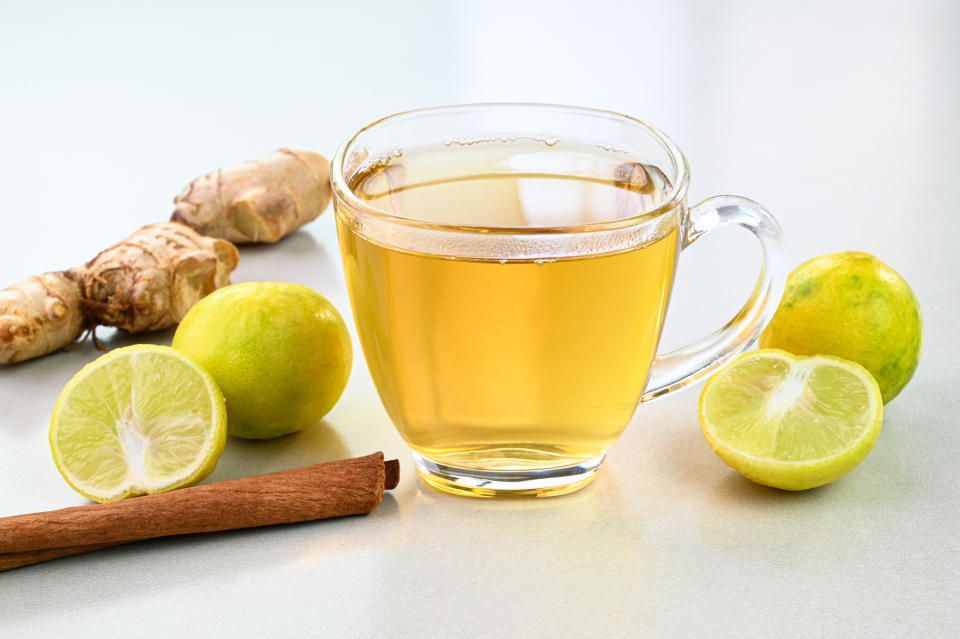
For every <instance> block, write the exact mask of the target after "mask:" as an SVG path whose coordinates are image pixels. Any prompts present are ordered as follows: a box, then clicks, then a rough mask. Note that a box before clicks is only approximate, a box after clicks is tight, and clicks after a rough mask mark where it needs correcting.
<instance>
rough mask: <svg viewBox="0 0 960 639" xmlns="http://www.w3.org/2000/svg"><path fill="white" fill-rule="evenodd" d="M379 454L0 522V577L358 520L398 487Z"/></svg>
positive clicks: (393, 463)
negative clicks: (264, 530)
mask: <svg viewBox="0 0 960 639" xmlns="http://www.w3.org/2000/svg"><path fill="white" fill-rule="evenodd" d="M399 471H400V465H399V462H398V461H397V460H395V459H394V460H390V461H387V462H384V460H383V453H379V452H378V453H374V454H372V455H367V456H365V457H355V458H353V459H343V460H340V461H334V462H327V463H325V464H315V465H313V466H304V467H302V468H295V469H293V470H284V471H279V472H275V473H268V474H266V475H257V476H254V477H245V478H243V479H233V480H230V481H223V482H217V483H213V484H205V485H202V486H193V487H191V488H183V489H180V490H175V491H171V492H168V493H159V494H156V495H145V496H143V497H136V498H133V499H127V500H123V501H116V502H110V503H106V504H94V505H91V506H77V507H74V508H64V509H61V510H52V511H48V512H42V513H33V514H29V515H16V516H13V517H5V518H2V519H0V571H2V570H9V569H11V568H18V567H20V566H25V565H29V564H33V563H38V562H41V561H47V560H49V559H56V558H59V557H65V556H68V555H75V554H80V553H84V552H89V551H91V550H98V549H100V548H106V547H109V546H115V545H118V544H122V543H126V542H130V541H138V540H142V539H152V538H155V537H166V536H170V535H185V534H191V533H201V532H214V531H219V530H231V529H235V528H250V527H254V526H268V525H272V524H286V523H294V522H300V521H311V520H314V519H326V518H329V517H341V516H344V515H365V514H367V513H370V512H372V511H373V510H374V509H375V508H376V507H377V506H378V505H379V504H380V502H381V500H382V499H383V491H384V489H391V488H395V487H396V486H397V483H398V481H399Z"/></svg>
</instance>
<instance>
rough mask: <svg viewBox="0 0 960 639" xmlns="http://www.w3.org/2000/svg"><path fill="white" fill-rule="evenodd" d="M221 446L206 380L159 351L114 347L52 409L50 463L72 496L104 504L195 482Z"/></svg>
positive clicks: (222, 432)
mask: <svg viewBox="0 0 960 639" xmlns="http://www.w3.org/2000/svg"><path fill="white" fill-rule="evenodd" d="M225 443H226V407H225V405H224V400H223V395H222V394H221V393H220V390H219V388H218V387H217V385H216V383H215V382H214V380H213V378H212V377H211V376H210V375H209V374H208V373H207V372H206V371H205V370H203V369H202V368H201V367H200V366H198V365H197V364H196V363H195V362H193V361H192V360H190V359H189V358H188V357H186V356H184V355H182V354H181V353H178V352H177V351H174V350H173V349H171V348H169V347H165V346H153V345H137V346H130V347H127V348H121V349H117V350H115V351H113V352H111V353H109V354H107V355H104V356H102V357H100V358H99V359H97V360H96V361H94V362H91V363H90V364H87V365H86V366H85V367H84V368H83V369H81V370H80V372H78V373H77V374H76V375H75V376H74V377H73V378H72V379H71V380H70V381H69V382H68V383H67V385H66V386H65V387H64V389H63V391H62V392H61V394H60V397H59V399H58V400H57V405H56V407H55V408H54V411H53V416H52V418H51V426H50V447H51V451H52V453H53V459H54V463H55V464H56V466H57V469H58V470H59V471H60V473H61V475H63V477H64V479H65V480H66V481H67V483H68V484H70V486H71V487H73V488H74V490H76V491H77V492H79V493H80V494H82V495H84V496H85V497H88V498H89V499H92V500H94V501H99V502H105V501H115V500H118V499H124V498H126V497H132V496H136V495H143V494H150V493H156V492H164V491H167V490H172V489H174V488H179V487H183V486H188V485H191V484H194V483H197V482H199V481H200V480H202V479H203V478H204V477H206V476H207V475H209V474H210V472H212V471H213V469H214V468H215V466H216V463H217V461H218V460H219V458H220V455H221V453H222V452H223V448H224V445H225Z"/></svg>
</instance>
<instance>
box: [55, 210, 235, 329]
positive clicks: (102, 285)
mask: <svg viewBox="0 0 960 639" xmlns="http://www.w3.org/2000/svg"><path fill="white" fill-rule="evenodd" d="M239 259H240V256H239V253H237V247H235V246H234V245H233V244H231V243H230V242H227V241H225V240H219V239H214V238H209V237H203V236H202V235H199V234H198V233H197V232H195V231H194V230H193V229H191V228H189V227H186V226H184V225H182V224H176V223H173V222H164V223H161V224H150V225H148V226H145V227H143V228H142V229H140V230H139V231H137V232H136V233H134V234H133V235H131V236H130V237H128V238H127V239H125V240H124V241H122V242H120V243H119V244H117V245H115V246H112V247H110V248H108V249H107V250H105V251H103V252H101V253H100V254H99V255H97V256H96V257H95V258H93V259H92V260H90V261H89V262H87V263H86V265H84V266H82V267H80V268H76V269H71V270H70V274H71V275H72V276H73V278H74V279H75V280H77V281H78V282H80V283H81V286H82V290H83V298H84V306H85V308H86V309H87V315H88V316H89V317H90V318H91V319H92V320H94V323H95V324H102V325H104V326H116V327H118V328H122V329H124V330H127V331H129V332H131V333H140V332H142V331H154V330H157V329H161V328H167V327H168V326H173V325H174V324H176V323H177V322H179V321H180V320H181V319H183V316H184V315H186V314H187V311H188V310H190V307H191V306H193V305H194V304H196V303H197V302H198V301H200V299H201V298H202V297H204V296H206V295H208V294H209V293H212V292H213V291H215V290H216V289H218V288H220V287H221V286H226V285H227V284H229V283H230V273H231V272H232V271H233V269H235V268H236V267H237V262H238V261H239Z"/></svg>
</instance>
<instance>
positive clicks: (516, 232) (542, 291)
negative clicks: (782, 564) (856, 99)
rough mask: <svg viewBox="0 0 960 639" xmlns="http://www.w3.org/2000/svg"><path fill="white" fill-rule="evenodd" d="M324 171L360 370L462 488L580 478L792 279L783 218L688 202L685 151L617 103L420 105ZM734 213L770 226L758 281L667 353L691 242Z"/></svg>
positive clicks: (751, 327) (703, 370)
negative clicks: (676, 282) (673, 298)
mask: <svg viewBox="0 0 960 639" xmlns="http://www.w3.org/2000/svg"><path fill="white" fill-rule="evenodd" d="M331 180H332V183H333V190H334V207H335V209H336V216H337V230H338V235H339V240H340V247H341V252H342V256H343V263H344V269H345V273H346V278H347V285H348V289H349V294H350V302H351V306H352V309H353V316H354V320H355V322H356V325H357V329H358V331H359V336H360V342H361V345H362V347H363V352H364V356H365V358H366V361H367V365H368V368H369V370H370V373H371V375H372V377H373V381H374V383H375V384H376V387H377V391H378V393H379V395H380V399H381V400H382V402H383V405H384V407H385V408H386V410H387V413H388V414H389V416H390V418H391V420H392V421H393V423H394V425H395V426H396V428H397V429H398V431H399V432H400V434H401V436H402V437H403V439H404V440H405V442H406V443H407V444H408V445H409V446H410V448H411V449H412V450H413V454H414V458H415V461H416V464H417V470H418V471H419V473H420V475H421V477H422V478H423V479H424V480H425V481H426V482H427V483H428V484H430V485H431V486H434V487H435V488H438V489H440V490H443V491H446V492H450V493H455V494H461V495H471V496H480V497H512V496H548V495H559V494H563V493H568V492H572V491H574V490H577V489H578V488H581V487H582V486H584V485H586V484H587V483H588V482H590V481H591V480H592V479H593V477H594V476H595V475H596V473H597V472H598V470H599V469H600V466H601V464H602V462H603V459H604V456H605V454H606V451H607V450H608V449H609V448H610V447H611V446H612V445H613V444H614V443H615V442H616V441H617V439H618V438H619V436H620V434H621V433H622V432H623V430H624V429H625V428H626V426H627V424H628V423H629V422H630V420H631V417H632V415H633V414H634V412H635V410H636V408H637V406H638V405H639V404H641V403H642V402H646V401H650V400H652V399H655V398H658V397H662V396H663V395H666V394H667V393H670V392H673V391H675V390H678V389H680V388H683V387H684V386H687V385H689V384H691V383H693V382H695V381H697V380H699V379H701V378H703V377H704V376H706V375H709V374H710V373H711V372H713V371H715V370H717V369H718V368H720V367H722V366H723V365H725V364H726V363H728V362H729V361H730V360H731V359H733V358H734V357H735V356H736V355H738V354H739V353H741V352H742V351H743V350H745V349H746V348H747V347H748V346H749V345H750V344H751V343H752V342H753V341H754V340H755V339H756V337H757V335H758V334H759V333H760V331H761V330H762V329H763V327H764V326H765V325H766V323H767V322H768V321H769V319H770V317H771V316H772V314H773V312H774V311H775V310H776V307H777V304H778V303H779V300H780V296H781V295H782V292H783V287H784V280H785V265H784V256H783V251H782V248H781V232H780V227H779V225H778V224H777V222H776V220H774V218H773V217H771V215H770V214H769V213H768V212H767V211H766V210H765V209H764V208H763V207H761V206H760V205H759V204H757V203H756V202H753V201H751V200H748V199H745V198H741V197H737V196H731V195H722V196H717V197H712V198H709V199H707V200H705V201H703V202H701V203H700V204H697V205H695V206H692V207H689V208H688V206H687V204H686V191H687V186H688V184H689V181H690V174H689V167H688V165H687V161H686V159H685V158H684V156H683V154H682V153H681V151H680V149H679V148H678V147H677V146H676V145H675V144H674V143H673V142H672V141H671V140H670V139H669V138H667V137H666V136H665V135H664V134H663V133H661V132H660V131H659V130H657V129H656V128H654V127H652V126H650V125H649V124H646V123H644V122H642V121H640V120H636V119H634V118H631V117H628V116H625V115H620V114H617V113H613V112H609V111H601V110H595V109H586V108H579V107H570V106H556V105H538V104H479V105H463V106H449V107H436V108H427V109H419V110H415V111H408V112H406V113H400V114H397V115H393V116H390V117H387V118H384V119H381V120H378V121H377V122H374V123H373V124H370V125H368V126H366V127H364V128H363V129H361V130H360V131H359V132H358V133H356V134H355V135H354V136H352V137H351V138H350V139H348V140H347V141H346V142H345V143H344V144H343V145H342V146H341V147H340V149H339V150H338V151H337V154H336V155H335V157H334V159H333V162H332V167H331ZM731 225H735V226H741V227H743V228H746V229H747V230H749V231H750V232H752V233H753V234H754V235H755V236H756V238H757V239H758V240H759V244H760V249H761V255H762V262H761V269H760V275H759V278H758V280H757V283H756V286H755V288H754V290H753V293H752V295H751V296H750V298H749V299H748V300H747V302H746V304H745V305H744V306H743V308H742V309H741V310H740V311H739V312H738V313H737V314H736V315H735V316H734V318H733V319H731V320H730V321H729V322H728V323H727V324H726V325H725V326H723V327H722V328H720V329H718V330H717V331H715V332H714V333H712V334H710V335H708V336H706V337H704V338H702V339H700V340H697V341H695V342H693V343H691V344H689V345H687V346H685V347H683V348H679V349H677V350H674V351H671V352H669V353H664V354H658V353H657V346H658V342H659V339H660V334H661V331H662V328H663V322H664V317H665V315H666V310H667V304H668V301H669V297H670V291H671V287H672V284H673V275H674V271H675V268H676V264H677V259H678V257H679V255H680V253H681V251H683V249H685V248H686V247H688V246H690V245H691V244H692V243H693V242H694V241H696V240H697V239H698V238H699V237H700V236H702V235H703V234H704V233H707V232H708V231H712V230H714V229H718V228H721V227H725V226H731Z"/></svg>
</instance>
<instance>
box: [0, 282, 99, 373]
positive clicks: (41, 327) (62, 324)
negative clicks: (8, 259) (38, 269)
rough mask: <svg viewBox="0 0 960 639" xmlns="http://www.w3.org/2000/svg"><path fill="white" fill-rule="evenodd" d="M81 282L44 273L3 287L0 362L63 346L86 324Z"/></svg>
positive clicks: (0, 307) (0, 305)
mask: <svg viewBox="0 0 960 639" xmlns="http://www.w3.org/2000/svg"><path fill="white" fill-rule="evenodd" d="M80 298H81V295H80V286H79V285H78V284H77V283H76V282H75V281H74V280H73V279H72V278H71V277H70V276H69V275H68V274H67V273H63V272H59V273H44V274H43V275H37V276H36V277H31V278H30V279H28V280H27V281H25V282H20V283H19V284H16V285H15V286H11V287H10V288H7V289H4V290H2V291H0V364H10V363H13V362H20V361H23V360H25V359H30V358H33V357H39V356H41V355H46V354H47V353H49V352H51V351H55V350H58V349H61V348H63V347H64V346H66V345H67V344H69V343H70V342H72V341H73V340H75V339H76V338H77V336H78V335H79V334H80V331H81V330H82V328H83V313H82V311H81V308H80Z"/></svg>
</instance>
